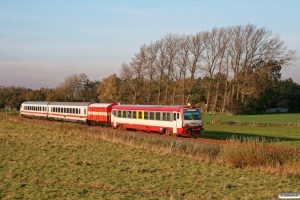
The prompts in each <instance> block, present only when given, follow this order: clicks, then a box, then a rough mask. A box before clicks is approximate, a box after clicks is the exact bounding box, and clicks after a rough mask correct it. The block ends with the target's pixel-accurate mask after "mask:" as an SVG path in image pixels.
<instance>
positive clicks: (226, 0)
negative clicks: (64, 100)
mask: <svg viewBox="0 0 300 200" xmlns="http://www.w3.org/2000/svg"><path fill="white" fill-rule="evenodd" d="M299 9H300V1H299V0H288V1H283V0H252V1H251V0H247V1H246V0H240V1H238V0H235V1H233V0H206V1H204V0H203V1H202V0H194V1H192V0H185V1H183V0H180V1H179V0H178V1H177V0H130V1H113V0H112V1H107V0H105V1H104V0H94V1H92V0H85V1H74V0H72V1H71V0H49V1H44V0H10V1H4V0H3V1H1V2H0V85H2V86H11V85H15V86H24V87H28V88H33V89H37V88H40V87H42V86H44V85H43V84H42V83H41V82H40V81H39V79H41V80H43V81H45V82H52V83H51V84H49V85H48V87H50V88H54V87H56V86H58V84H59V83H61V82H63V81H64V78H66V77H67V76H69V75H71V74H74V73H85V74H87V76H88V77H89V79H90V80H102V78H105V77H107V76H109V75H111V74H113V73H116V74H117V75H119V70H120V68H121V64H122V63H123V62H130V61H131V58H133V57H134V54H135V53H137V52H138V51H139V48H140V47H141V45H143V44H149V43H150V42H151V41H157V40H159V39H161V38H162V37H163V36H165V35H166V34H168V33H172V34H196V33H197V32H201V31H204V30H207V31H210V30H211V29H212V28H213V27H217V28H220V27H228V26H237V25H246V24H254V25H256V26H257V27H258V28H260V27H263V26H264V27H266V28H267V29H268V30H271V31H272V32H273V33H274V34H279V35H280V37H281V39H283V40H284V41H285V44H286V46H287V48H288V49H291V50H296V51H297V56H298V57H299V59H298V60H297V61H296V62H295V65H294V66H291V67H290V68H289V69H288V70H286V71H284V72H283V75H284V76H283V78H288V77H291V78H293V80H294V81H295V82H297V83H300V61H299V60H300V25H299V23H300V11H299Z"/></svg>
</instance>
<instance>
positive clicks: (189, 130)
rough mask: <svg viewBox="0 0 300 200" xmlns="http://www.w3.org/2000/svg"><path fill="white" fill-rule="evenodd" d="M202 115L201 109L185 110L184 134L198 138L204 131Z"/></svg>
mask: <svg viewBox="0 0 300 200" xmlns="http://www.w3.org/2000/svg"><path fill="white" fill-rule="evenodd" d="M202 125H203V121H202V115H201V112H200V109H199V108H184V109H183V132H184V134H185V135H187V136H190V137H194V138H197V137H199V136H200V135H201V134H202V131H203V130H204V129H203V127H202Z"/></svg>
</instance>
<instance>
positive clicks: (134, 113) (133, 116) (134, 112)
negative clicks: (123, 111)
mask: <svg viewBox="0 0 300 200" xmlns="http://www.w3.org/2000/svg"><path fill="white" fill-rule="evenodd" d="M132 118H134V119H136V111H132Z"/></svg>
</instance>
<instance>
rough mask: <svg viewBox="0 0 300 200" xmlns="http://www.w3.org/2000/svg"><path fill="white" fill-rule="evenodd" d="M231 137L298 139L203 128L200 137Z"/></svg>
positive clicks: (223, 138)
mask: <svg viewBox="0 0 300 200" xmlns="http://www.w3.org/2000/svg"><path fill="white" fill-rule="evenodd" d="M232 137H237V138H245V137H252V138H257V137H258V138H259V139H261V138H265V139H266V140H267V141H278V140H279V141H299V140H300V139H296V138H288V137H272V136H264V135H255V134H247V133H236V132H224V131H209V130H207V131H206V130H205V131H204V133H203V135H202V136H201V138H209V139H215V140H226V139H227V140H229V139H230V138H232Z"/></svg>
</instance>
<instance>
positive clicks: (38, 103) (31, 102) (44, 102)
mask: <svg viewBox="0 0 300 200" xmlns="http://www.w3.org/2000/svg"><path fill="white" fill-rule="evenodd" d="M49 103H50V102H49V101H25V102H23V103H22V104H23V105H25V104H26V105H48V104H49Z"/></svg>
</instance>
